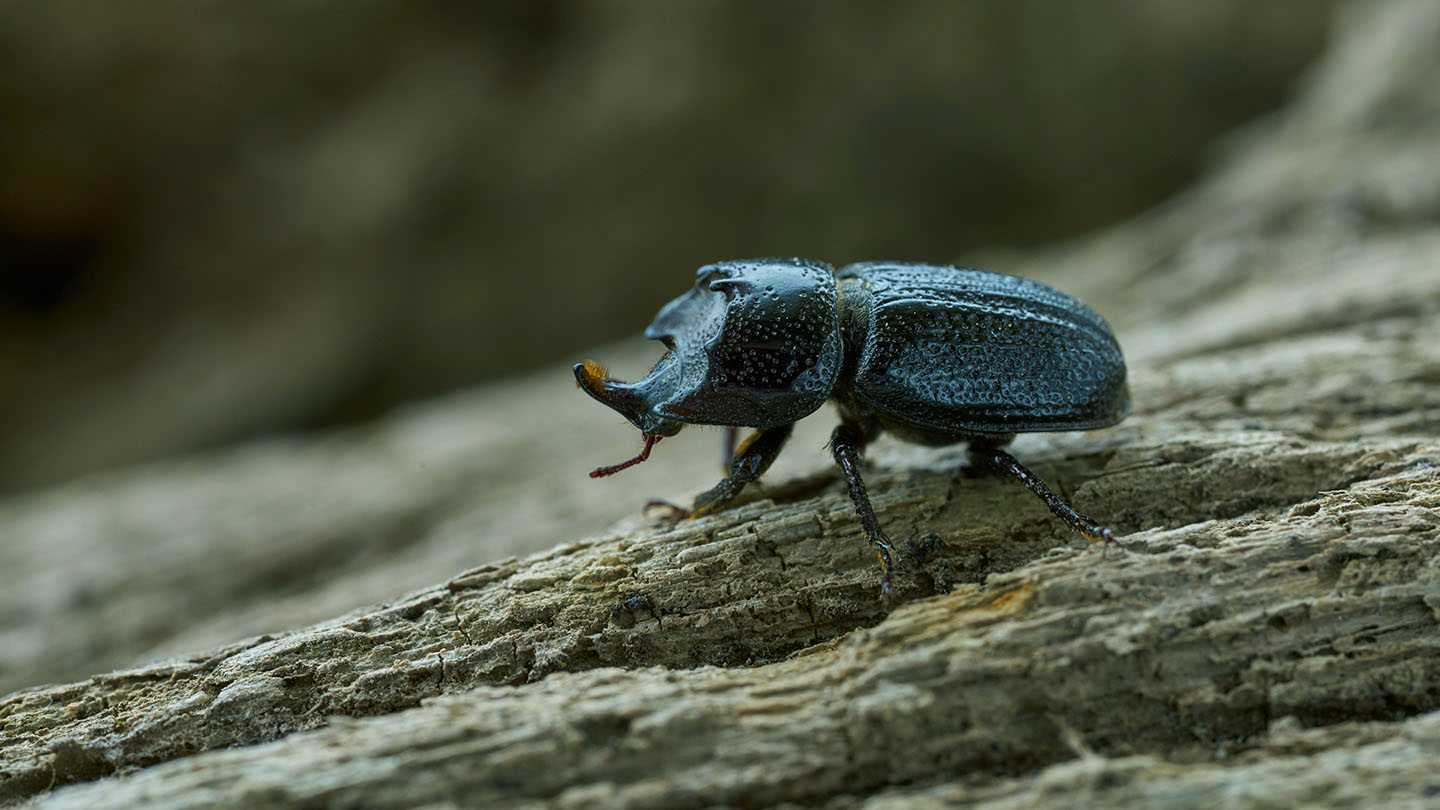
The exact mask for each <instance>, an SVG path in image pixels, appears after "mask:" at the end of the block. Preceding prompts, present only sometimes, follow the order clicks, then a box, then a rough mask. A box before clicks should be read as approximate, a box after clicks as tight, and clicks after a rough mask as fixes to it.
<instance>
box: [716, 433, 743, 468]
mask: <svg viewBox="0 0 1440 810" xmlns="http://www.w3.org/2000/svg"><path fill="white" fill-rule="evenodd" d="M739 436H740V429H739V428H733V427H727V428H725V430H724V435H722V436H721V437H720V453H721V455H720V469H722V470H726V471H729V469H730V465H731V464H733V463H735V440H736V439H737V438H739Z"/></svg>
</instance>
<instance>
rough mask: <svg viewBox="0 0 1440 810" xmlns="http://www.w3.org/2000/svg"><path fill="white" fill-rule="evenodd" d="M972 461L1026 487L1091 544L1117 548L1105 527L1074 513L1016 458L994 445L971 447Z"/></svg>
mask: <svg viewBox="0 0 1440 810" xmlns="http://www.w3.org/2000/svg"><path fill="white" fill-rule="evenodd" d="M970 457H971V458H972V459H974V460H975V461H977V462H979V463H980V464H983V465H984V466H986V467H988V468H989V469H990V470H991V471H992V472H994V473H995V474H996V475H999V476H1000V477H1001V478H1010V479H1013V480H1015V481H1019V482H1020V483H1021V484H1024V485H1025V488H1026V489H1028V490H1030V491H1031V492H1033V493H1035V494H1036V495H1038V496H1039V497H1040V500H1042V501H1044V502H1045V505H1046V506H1048V507H1050V511H1051V512H1054V513H1055V516H1056V517H1058V518H1060V519H1061V520H1063V521H1065V523H1066V524H1067V525H1069V526H1070V528H1072V529H1074V530H1075V531H1077V532H1079V533H1081V534H1082V535H1084V536H1085V538H1086V539H1088V540H1090V541H1092V542H1103V543H1105V545H1107V546H1113V545H1115V535H1114V534H1113V533H1112V532H1111V531H1110V530H1109V529H1107V528H1105V527H1104V526H1101V525H1100V524H1099V523H1096V522H1095V521H1094V520H1093V519H1091V518H1090V517H1088V516H1086V515H1082V514H1080V513H1079V512H1076V511H1075V508H1074V507H1072V506H1071V505H1070V504H1068V503H1066V502H1065V501H1063V500H1061V498H1060V496H1059V495H1056V494H1055V493H1054V492H1053V491H1052V490H1051V489H1050V487H1047V486H1045V482H1044V481H1041V480H1040V478H1039V477H1038V476H1036V475H1035V473H1032V472H1030V470H1028V469H1026V467H1025V465H1023V464H1021V463H1020V462H1019V461H1017V460H1016V458H1015V457H1014V456H1012V455H1010V454H1009V453H1007V452H1005V451H1004V450H1001V449H1000V448H999V447H996V446H994V445H991V444H983V443H982V444H976V443H974V442H971V444H970Z"/></svg>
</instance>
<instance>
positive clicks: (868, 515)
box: [830, 422, 902, 605]
mask: <svg viewBox="0 0 1440 810" xmlns="http://www.w3.org/2000/svg"><path fill="white" fill-rule="evenodd" d="M869 438H870V437H868V436H866V434H865V431H864V430H863V429H862V428H861V426H860V424H859V423H856V422H842V423H840V425H839V426H838V427H836V428H835V432H834V433H831V434H830V452H831V453H832V454H833V455H834V456H835V465H836V466H838V467H839V468H840V471H841V472H842V473H844V474H845V484H846V485H847V486H848V487H849V488H850V500H851V502H852V503H854V504H855V514H856V516H858V517H859V518H860V527H861V528H862V529H864V530H865V537H866V539H868V540H869V541H870V545H872V546H874V547H875V555H876V556H877V557H879V558H880V570H881V579H880V593H881V594H882V595H883V596H884V597H885V601H886V602H887V603H889V604H891V605H895V604H898V603H900V602H901V601H902V600H901V599H900V597H899V595H898V594H896V593H895V583H894V577H895V561H894V559H893V557H894V552H895V544H894V543H892V542H890V538H888V537H886V536H885V532H884V530H882V529H881V528H880V521H879V520H877V519H876V518H875V509H874V507H872V506H871V505H870V496H869V494H868V493H866V491H865V481H864V479H862V478H861V477H860V452H861V450H863V449H864V448H865V444H866V441H867V439H869Z"/></svg>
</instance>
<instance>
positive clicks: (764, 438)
mask: <svg viewBox="0 0 1440 810" xmlns="http://www.w3.org/2000/svg"><path fill="white" fill-rule="evenodd" d="M793 429H794V425H781V426H780V427H773V428H766V429H764V430H759V431H756V432H755V434H754V435H752V436H751V437H750V438H748V439H746V440H745V442H744V443H743V444H741V445H740V447H739V448H737V449H736V451H735V458H734V460H732V461H731V462H730V474H729V475H728V476H726V477H725V478H723V479H721V481H720V483H718V484H716V485H715V486H714V487H713V488H711V489H710V490H709V491H708V492H702V493H700V494H699V495H697V496H696V497H695V505H694V507H692V508H691V510H690V517H692V518H697V517H700V516H701V515H704V514H706V513H709V512H713V511H715V510H717V509H719V508H720V507H722V506H724V505H725V504H727V503H729V502H730V501H732V500H734V498H735V496H736V495H739V494H740V490H742V489H744V488H745V485H746V484H748V483H751V482H752V481H754V480H755V479H757V478H759V477H760V476H761V475H762V474H763V473H764V472H765V471H766V470H768V469H770V464H771V463H772V462H774V461H775V457H776V456H778V455H780V448H782V447H784V446H785V440H786V439H788V438H790V431H791V430H793Z"/></svg>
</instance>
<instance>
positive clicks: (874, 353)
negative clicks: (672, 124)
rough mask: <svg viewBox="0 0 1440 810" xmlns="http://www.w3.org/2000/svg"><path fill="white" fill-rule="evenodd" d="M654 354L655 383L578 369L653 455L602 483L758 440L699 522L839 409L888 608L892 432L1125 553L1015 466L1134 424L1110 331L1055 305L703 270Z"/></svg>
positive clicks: (792, 265) (887, 275) (934, 276)
mask: <svg viewBox="0 0 1440 810" xmlns="http://www.w3.org/2000/svg"><path fill="white" fill-rule="evenodd" d="M645 337H647V338H651V339H654V340H659V341H661V342H662V343H664V344H665V346H666V348H667V349H668V350H669V351H667V352H666V353H665V356H664V357H662V358H660V362H658V363H656V365H655V368H654V369H653V370H652V371H651V372H650V374H649V376H647V377H646V378H645V379H643V380H641V381H640V382H636V383H627V382H621V381H619V380H615V379H612V378H611V377H609V376H608V375H607V374H606V372H605V369H604V368H602V367H601V366H599V365H597V364H595V363H591V362H585V363H579V364H576V366H575V379H576V381H577V382H578V383H579V385H580V387H581V388H583V389H585V392H586V393H588V394H589V395H590V396H592V397H594V398H595V399H597V400H599V401H600V402H603V403H605V404H606V405H608V406H610V407H611V408H614V409H615V410H616V411H618V412H620V413H621V414H622V415H624V416H625V418H626V419H629V420H630V422H631V423H632V424H634V425H635V426H636V427H638V428H639V429H640V432H641V433H642V434H643V435H644V439H645V447H644V449H643V450H642V451H641V452H640V454H639V455H637V456H636V457H635V458H633V459H630V460H629V461H626V462H624V463H622V464H617V465H614V466H610V467H601V468H599V469H596V470H594V471H592V472H591V473H590V475H591V476H592V477H598V476H603V475H610V474H612V473H616V472H619V471H620V470H623V469H625V468H627V467H630V466H632V465H634V464H638V463H640V462H641V461H644V460H645V459H646V458H649V456H650V448H651V447H653V446H654V445H655V443H656V442H658V441H660V439H661V438H663V437H665V436H673V435H675V434H676V433H678V432H679V431H680V428H681V427H683V426H685V425H686V424H699V425H722V426H726V427H730V428H732V429H733V428H738V427H751V428H757V429H758V430H757V431H756V433H755V434H754V435H753V436H751V437H750V438H749V439H747V440H746V441H745V442H744V443H743V444H742V445H740V447H739V448H738V449H736V450H734V451H732V452H731V453H730V454H729V455H730V462H729V464H730V474H729V475H728V476H726V477H725V479H724V480H722V481H721V482H720V483H719V484H716V485H715V487H714V488H713V489H711V490H710V491H708V492H705V493H702V494H701V495H699V496H697V497H696V498H695V503H694V506H693V507H692V508H691V510H690V511H689V515H690V516H691V517H698V516H700V515H703V514H705V513H706V512H709V511H712V510H714V509H718V508H719V507H721V506H723V505H724V504H725V503H727V502H728V501H730V500H731V499H732V498H734V497H735V496H736V495H738V494H740V490H741V489H743V488H744V487H745V485H746V484H748V483H750V482H751V481H754V480H755V479H757V478H759V477H760V475H761V473H763V472H765V470H766V468H768V467H769V466H770V463H771V462H772V461H774V460H775V457H776V456H777V455H778V454H779V452H780V448H781V447H782V446H783V445H784V444H785V440H786V439H787V438H789V436H790V431H791V427H792V425H793V424H794V423H795V422H796V421H797V420H799V419H800V418H801V417H803V416H805V415H807V414H809V413H812V412H813V411H815V410H816V409H818V408H819V407H820V406H821V405H822V404H824V402H825V401H826V400H827V399H834V400H835V402H836V404H837V405H838V406H839V409H840V417H841V423H840V425H839V426H838V427H836V428H835V432H834V433H833V434H832V435H831V440H830V449H831V452H832V453H833V454H834V456H835V463H836V464H837V465H838V466H839V467H840V469H841V471H842V472H843V473H844V474H845V481H846V483H847V484H848V486H849V488H850V498H851V500H853V501H854V503H855V511H856V513H857V514H858V515H859V518H860V524H861V526H862V527H863V528H864V530H865V535H866V537H867V538H869V540H870V542H871V543H872V544H873V545H874V546H875V549H876V551H877V552H878V553H879V556H880V562H881V565H882V566H883V580H882V583H883V586H882V587H883V592H884V595H885V597H886V598H887V599H889V600H892V601H893V600H895V598H896V597H895V591H894V586H893V584H892V582H891V577H892V574H893V571H894V563H893V562H892V559H891V557H892V552H893V551H894V546H893V545H892V544H891V542H890V540H889V539H888V538H887V537H886V536H885V533H884V532H883V531H881V529H880V524H879V522H878V521H877V520H876V519H875V512H874V510H873V509H872V508H871V507H870V498H869V496H867V495H866V493H865V484H864V482H863V481H862V479H861V477H860V454H861V451H862V450H863V449H864V447H865V444H866V443H867V442H869V441H870V440H872V439H874V438H875V437H876V436H877V435H879V434H880V433H881V432H882V431H886V430H888V431H890V432H891V433H894V434H895V435H896V436H899V437H900V438H902V439H905V440H907V441H911V442H919V443H922V444H932V445H939V444H952V443H955V442H969V445H970V446H969V451H970V454H971V458H972V460H973V461H975V462H977V463H978V464H979V465H982V466H984V467H986V468H988V469H989V470H991V471H992V472H995V473H997V474H999V475H1001V476H1002V477H1007V478H1013V479H1015V480H1016V481H1019V482H1020V483H1022V484H1024V485H1025V486H1026V487H1028V488H1029V489H1030V490H1031V491H1032V492H1034V493H1035V494H1036V495H1038V496H1039V497H1040V499H1041V500H1043V501H1044V502H1045V505H1046V506H1048V507H1050V511H1052V512H1054V513H1055V514H1056V515H1057V516H1059V517H1060V519H1062V520H1064V521H1065V522H1066V523H1067V524H1069V525H1070V526H1071V527H1072V528H1073V529H1075V530H1076V531H1078V532H1080V533H1081V534H1083V535H1084V536H1086V537H1087V538H1090V539H1091V540H1103V541H1106V542H1114V541H1113V538H1112V536H1111V533H1110V531H1109V530H1108V529H1105V528H1102V527H1101V526H1100V525H1099V524H1097V523H1096V522H1095V521H1093V520H1091V519H1090V518H1088V517H1086V516H1084V515H1082V514H1080V513H1078V512H1076V511H1075V510H1074V509H1073V508H1071V507H1070V505H1069V504H1067V503H1065V502H1064V501H1063V500H1061V499H1060V497H1059V496H1058V495H1056V494H1055V493H1054V492H1053V491H1051V490H1050V488H1049V487H1047V486H1045V484H1044V483H1043V482H1042V481H1040V479H1039V478H1037V477H1035V475H1034V474H1033V473H1031V472H1030V471H1029V470H1027V469H1026V468H1025V467H1024V466H1022V465H1021V464H1020V462H1019V461H1016V460H1015V457H1014V456H1012V455H1010V454H1009V453H1007V452H1005V450H1004V449H1002V448H1003V447H1004V445H1005V444H1007V443H1008V442H1009V441H1010V440H1012V439H1013V438H1015V434H1017V433H1023V432H1030V431H1058V430H1089V429H1091V428H1099V427H1105V426H1107V425H1113V424H1115V423H1116V422H1118V421H1120V420H1121V419H1123V418H1124V417H1125V416H1126V414H1128V413H1129V411H1130V393H1129V389H1128V388H1127V387H1126V384H1125V359H1124V357H1122V356H1121V354H1120V347H1119V345H1118V344H1117V343H1116V342H1115V336H1114V335H1113V334H1112V333H1111V331H1110V328H1109V326H1108V325H1106V323H1105V321H1104V319H1102V318H1101V317H1100V316H1099V315H1097V314H1095V312H1094V310H1092V309H1090V308H1089V307H1087V306H1085V305H1084V304H1082V303H1080V302H1079V301H1077V300H1075V299H1074V298H1071V297H1070V296H1068V295H1065V294H1064V293H1062V292H1060V291H1058V290H1055V289H1054V288H1051V287H1047V286H1045V285H1044V284H1040V283H1038V282H1034V281H1028V280H1026V279H1022V278H1018V277H1015V276H1007V275H1003V274H1001V273H991V272H988V271H984V270H966V269H960V268H955V267H938V266H934V265H927V264H907V263H901V262H866V263H862V264H852V265H850V266H848V267H845V268H842V269H841V270H839V271H832V270H831V268H830V267H829V266H828V265H825V264H822V263H818V262H812V261H807V260H804V259H762V260H755V261H727V262H718V263H716V264H710V265H706V266H705V267H702V268H700V270H699V271H698V272H697V273H696V275H695V286H694V288H693V289H691V290H690V291H689V292H687V293H686V294H684V295H682V296H680V297H679V298H677V299H675V300H674V301H671V302H670V303H669V304H666V305H665V307H664V308H663V309H661V310H660V314H659V315H657V316H656V317H655V321H654V323H652V324H650V326H649V328H647V329H646V330H645ZM731 435H732V438H733V434H731Z"/></svg>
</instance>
